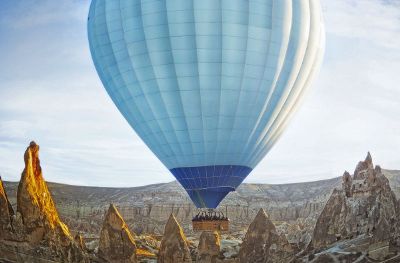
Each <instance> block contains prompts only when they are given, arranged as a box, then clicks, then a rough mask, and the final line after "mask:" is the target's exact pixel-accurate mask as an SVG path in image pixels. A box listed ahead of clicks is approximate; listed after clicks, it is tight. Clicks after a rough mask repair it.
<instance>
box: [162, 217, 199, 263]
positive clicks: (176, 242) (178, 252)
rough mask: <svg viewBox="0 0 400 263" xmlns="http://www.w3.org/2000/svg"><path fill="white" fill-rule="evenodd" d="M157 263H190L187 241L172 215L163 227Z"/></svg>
mask: <svg viewBox="0 0 400 263" xmlns="http://www.w3.org/2000/svg"><path fill="white" fill-rule="evenodd" d="M158 262H159V263H188V262H192V258H191V255H190V250H189V246H188V241H187V239H186V237H185V234H184V233H183V230H182V228H181V226H180V225H179V223H178V221H176V218H175V216H174V215H173V214H171V215H170V217H169V219H168V222H167V224H166V225H165V230H164V236H163V238H162V240H161V245H160V251H159V253H158Z"/></svg>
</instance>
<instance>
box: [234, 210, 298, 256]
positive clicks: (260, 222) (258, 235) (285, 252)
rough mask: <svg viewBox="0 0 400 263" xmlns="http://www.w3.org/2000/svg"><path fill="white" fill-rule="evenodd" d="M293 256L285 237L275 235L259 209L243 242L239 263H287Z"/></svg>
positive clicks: (271, 224)
mask: <svg viewBox="0 0 400 263" xmlns="http://www.w3.org/2000/svg"><path fill="white" fill-rule="evenodd" d="M293 254H294V251H293V249H292V248H291V246H290V245H289V242H288V241H287V239H286V237H285V236H284V235H279V234H278V233H277V231H276V228H275V226H274V224H273V223H272V221H271V220H270V219H269V217H268V215H267V214H266V213H265V211H264V210H263V209H260V210H259V212H258V214H257V216H256V217H255V218H254V220H253V222H252V223H251V224H250V226H249V228H248V230H247V233H246V236H245V238H244V240H243V243H242V246H241V248H240V252H239V262H241V263H245V262H246V263H247V262H248V263H253V262H263V263H265V262H271V263H277V262H289V261H290V259H291V258H292V257H293Z"/></svg>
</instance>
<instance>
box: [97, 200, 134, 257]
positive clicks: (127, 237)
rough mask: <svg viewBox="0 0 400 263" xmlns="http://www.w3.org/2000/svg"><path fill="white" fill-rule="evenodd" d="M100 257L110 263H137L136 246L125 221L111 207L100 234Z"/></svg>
mask: <svg viewBox="0 0 400 263" xmlns="http://www.w3.org/2000/svg"><path fill="white" fill-rule="evenodd" d="M99 256H100V257H101V258H104V259H106V260H107V261H108V262H110V263H114V262H115V263H135V262H137V259H136V244H135V240H134V239H133V236H132V234H131V233H130V231H129V229H128V226H127V225H126V223H125V221H124V219H123V218H122V217H121V215H120V214H119V212H118V210H117V208H116V207H115V206H114V205H112V204H111V205H110V207H109V209H108V212H107V215H106V218H105V220H104V223H103V228H102V230H101V233H100V242H99Z"/></svg>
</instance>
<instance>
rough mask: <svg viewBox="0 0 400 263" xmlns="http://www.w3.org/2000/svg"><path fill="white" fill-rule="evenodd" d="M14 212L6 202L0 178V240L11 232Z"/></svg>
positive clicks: (8, 202)
mask: <svg viewBox="0 0 400 263" xmlns="http://www.w3.org/2000/svg"><path fill="white" fill-rule="evenodd" d="M13 215H14V210H13V208H12V206H11V204H10V201H8V197H7V193H6V191H5V189H4V186H3V181H2V180H1V177H0V239H6V238H7V237H8V236H9V233H10V232H11V230H12V225H11V217H12V216H13Z"/></svg>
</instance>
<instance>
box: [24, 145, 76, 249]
mask: <svg viewBox="0 0 400 263" xmlns="http://www.w3.org/2000/svg"><path fill="white" fill-rule="evenodd" d="M24 161H25V169H24V171H23V172H22V176H21V181H20V182H19V185H18V193H17V212H19V213H20V214H21V216H22V220H23V223H24V226H25V231H26V234H27V237H28V241H29V242H30V243H32V244H36V243H38V242H40V241H42V240H43V239H44V238H50V239H54V238H56V239H58V241H60V243H61V244H63V245H68V244H69V243H70V241H71V240H72V237H71V234H70V232H69V230H68V227H67V226H66V225H65V224H64V223H63V222H61V220H60V218H59V216H58V212H57V209H56V206H55V204H54V202H53V199H52V197H51V194H50V191H49V190H48V188H47V184H46V182H45V181H44V179H43V176H42V168H41V166H40V160H39V145H37V144H36V143H35V142H31V143H30V145H29V147H28V148H27V149H26V151H25V155H24ZM46 235H51V237H50V236H47V237H45V236H46Z"/></svg>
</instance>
